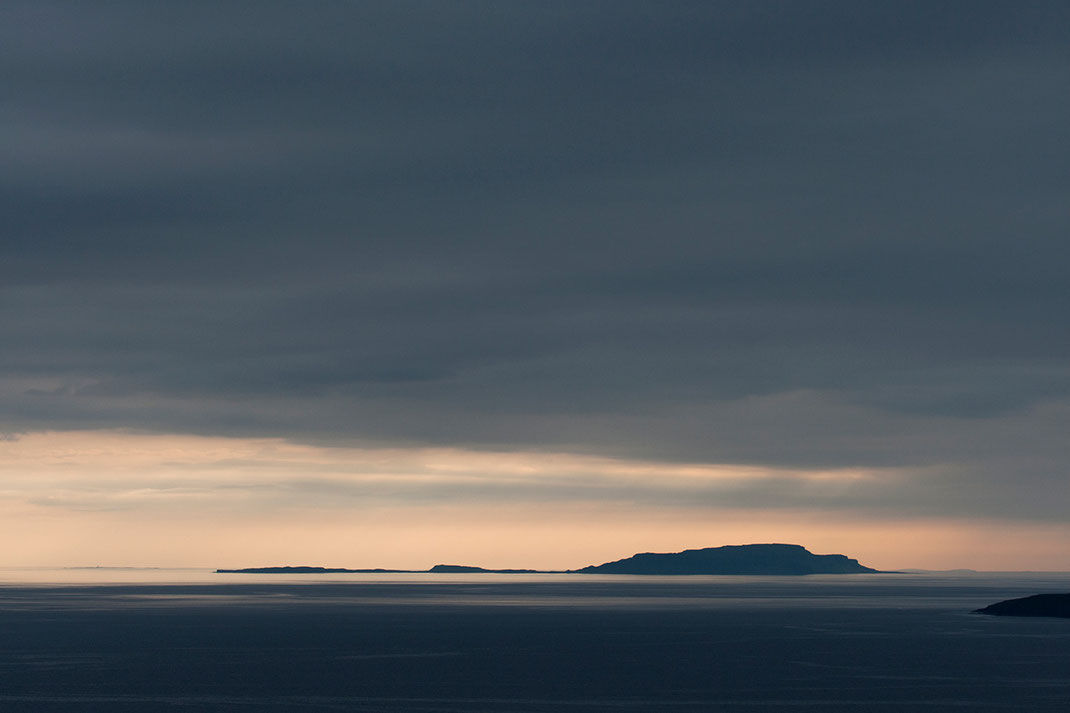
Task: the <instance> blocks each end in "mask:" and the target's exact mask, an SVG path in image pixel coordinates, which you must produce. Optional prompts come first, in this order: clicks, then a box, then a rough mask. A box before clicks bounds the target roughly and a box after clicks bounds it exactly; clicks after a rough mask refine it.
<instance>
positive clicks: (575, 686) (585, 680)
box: [0, 569, 1070, 713]
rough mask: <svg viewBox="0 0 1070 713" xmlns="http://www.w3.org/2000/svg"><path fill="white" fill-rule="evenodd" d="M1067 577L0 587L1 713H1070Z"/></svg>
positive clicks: (163, 578)
mask: <svg viewBox="0 0 1070 713" xmlns="http://www.w3.org/2000/svg"><path fill="white" fill-rule="evenodd" d="M1040 592H1070V574H1044V573H1040V574H972V575H937V574H929V575H840V576H811V577H615V576H582V575H434V576H432V575H426V574H420V575H322V576H308V575H304V576H283V575H237V574H232V575H220V574H213V573H211V572H209V571H205V570H163V569H160V570H115V569H81V570H38V569H7V570H0V711H5V712H6V711H12V712H13V713H15V712H22V711H25V712H27V713H37V712H43V711H49V712H51V711H73V712H74V713H83V712H88V711H94V712H96V711H117V712H119V713H123V712H128V711H164V712H168V711H174V712H176V713H178V712H185V711H266V712H267V713H274V712H277V711H362V712H364V711H401V712H415V711H421V712H428V713H431V712H435V713H452V712H461V711H517V712H519V713H524V712H542V711H565V712H566V713H567V712H569V711H584V712H595V711H680V712H685V711H793V712H802V711H867V712H868V711H882V712H883V711H888V712H891V711H929V712H931V711H945V710H946V711H965V710H981V711H1040V712H1045V711H1052V712H1054V711H1059V712H1060V713H1064V712H1065V711H1070V620H1062V619H1019V618H997V617H987V616H980V615H976V614H971V613H970V612H971V610H973V609H976V608H978V607H981V606H985V605H987V604H991V603H992V602H995V601H999V600H1002V599H1007V598H1011V597H1017V596H1024V595H1028V594H1035V593H1040Z"/></svg>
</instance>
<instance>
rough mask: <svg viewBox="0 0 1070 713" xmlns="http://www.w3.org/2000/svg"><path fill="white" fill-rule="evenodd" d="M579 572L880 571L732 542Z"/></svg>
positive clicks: (840, 559) (789, 549)
mask: <svg viewBox="0 0 1070 713" xmlns="http://www.w3.org/2000/svg"><path fill="white" fill-rule="evenodd" d="M572 571H574V572H576V573H579V574H766V575H777V574H780V575H800V574H861V573H865V572H876V571H877V570H875V569H870V568H869V567H864V566H863V565H861V564H859V563H858V560H854V559H850V558H849V557H845V556H844V555H815V554H813V553H812V552H810V551H809V550H807V549H806V548H805V547H803V546H801V545H782V544H768V545H728V546H725V547H707V548H705V549H701V550H684V551H683V552H673V553H654V552H644V553H643V554H638V555H633V556H631V557H628V558H627V559H622V560H617V561H616V562H607V563H605V564H599V565H591V566H590V567H584V568H583V569H577V570H572Z"/></svg>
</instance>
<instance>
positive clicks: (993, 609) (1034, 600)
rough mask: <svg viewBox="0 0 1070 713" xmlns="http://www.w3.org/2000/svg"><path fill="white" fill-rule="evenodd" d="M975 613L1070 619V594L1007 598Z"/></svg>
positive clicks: (976, 610)
mask: <svg viewBox="0 0 1070 713" xmlns="http://www.w3.org/2000/svg"><path fill="white" fill-rule="evenodd" d="M974 613H975V614H990V615H992V616H1050V617H1059V618H1061V619H1070V594H1034V595H1033V596H1031V597H1021V598H1020V599H1007V600H1005V601H1002V602H996V603H995V604H990V605H989V606H987V607H984V608H983V609H975V610H974Z"/></svg>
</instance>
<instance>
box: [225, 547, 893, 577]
mask: <svg viewBox="0 0 1070 713" xmlns="http://www.w3.org/2000/svg"><path fill="white" fill-rule="evenodd" d="M216 572H218V573H231V574H233V573H240V574H333V573H339V572H354V573H403V574H660V575H676V574H752V575H753V574H758V575H803V574H862V573H866V572H871V573H875V572H879V570H876V569H871V568H869V567H865V566H863V565H861V564H859V563H858V560H855V559H851V558H849V557H845V556H844V555H815V554H813V553H812V552H810V551H809V550H807V549H806V548H805V547H803V546H801V545H784V544H767V545H727V546H725V547H707V548H705V549H701V550H684V551H683V552H671V553H668V552H667V553H655V552H644V553H641V554H637V555H632V556H631V557H628V558H626V559H622V560H617V561H615V562H606V563H605V564H600V565H591V566H590V567H584V568H583V569H574V570H567V571H565V572H562V571H561V570H538V569H484V568H482V567H471V566H468V565H459V564H436V565H435V566H434V567H432V568H431V569H429V570H411V569H342V568H328V567H250V568H246V569H217V570H216Z"/></svg>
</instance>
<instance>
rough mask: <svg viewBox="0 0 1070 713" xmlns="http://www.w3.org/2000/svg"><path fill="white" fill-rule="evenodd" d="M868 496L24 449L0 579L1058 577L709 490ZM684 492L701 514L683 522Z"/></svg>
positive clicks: (917, 534)
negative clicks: (646, 564)
mask: <svg viewBox="0 0 1070 713" xmlns="http://www.w3.org/2000/svg"><path fill="white" fill-rule="evenodd" d="M885 476H887V477H892V476H894V474H886V473H881V472H877V471H873V472H869V471H861V470H852V471H826V472H810V471H789V470H783V469H765V468H756V467H741V466H721V465H713V464H678V463H654V462H645V461H627V460H618V459H611V458H600V457H592V456H581V455H572V454H563V453H532V452H520V453H491V452H476V451H465V450H461V449H448V448H411V449H404V448H390V449H384V448H326V447H317V446H309V445H301V444H293V443H289V442H286V441H282V440H275V439H236V438H206V437H196V436H174V435H140V434H133V433H126V432H121V431H104V432H87V431H82V432H48V433H33V434H27V435H24V436H21V437H19V438H17V439H12V440H5V441H0V541H2V542H3V543H5V546H4V548H3V555H2V556H0V566H92V565H111V566H163V567H166V566H203V567H243V566H260V565H281V564H311V565H323V566H340V567H397V568H403V569H424V568H427V567H430V566H431V565H433V564H437V563H440V562H449V563H455V564H473V565H480V566H485V567H524V568H539V569H570V568H576V567H581V566H584V565H587V564H593V563H598V562H603V561H607V560H613V559H619V558H621V557H627V556H629V555H631V554H634V553H635V552H642V551H662V552H667V551H677V550H681V549H690V548H697V547H712V546H717V545H726V544H745V543H750V542H793V543H797V544H801V545H804V546H806V547H807V548H809V549H810V550H811V551H813V552H815V553H819V554H821V553H830V552H839V553H842V554H846V555H848V556H850V557H855V558H857V559H859V560H860V561H861V562H862V563H863V564H866V565H869V566H872V567H877V568H882V569H892V568H899V567H919V568H932V569H941V568H959V567H968V568H973V569H988V570H1001V569H1007V570H1011V569H1013V570H1023V569H1048V570H1055V569H1060V570H1070V557H1068V555H1067V554H1066V553H1065V548H1062V547H1056V546H1055V545H1053V544H1052V543H1058V542H1065V541H1066V537H1067V535H1068V534H1070V526H1066V525H1058V524H1038V523H1029V522H1024V523H1023V522H995V521H984V520H961V519H960V520H955V519H950V518H948V519H940V518H926V519H917V518H910V517H904V516H895V515H894V514H892V513H886V514H884V515H882V516H881V517H879V518H877V517H874V516H872V515H869V516H862V515H859V514H858V513H857V512H854V511H851V510H849V509H834V508H826V509H818V508H810V509H807V508H804V507H796V508H784V507H781V508H762V507H759V506H757V505H752V506H748V507H742V506H739V505H736V506H730V505H723V504H721V503H719V501H718V493H720V492H722V491H721V490H720V489H721V488H725V489H726V490H725V491H724V492H729V491H728V490H727V489H731V488H739V487H743V486H748V485H749V484H757V485H759V486H762V485H764V484H767V483H773V484H774V485H775V484H776V483H779V482H784V481H785V479H790V481H791V482H793V483H800V484H802V485H803V486H804V487H806V488H817V489H819V490H820V492H821V493H825V492H826V489H831V490H828V492H832V493H835V492H836V489H837V488H840V487H845V486H846V485H849V484H851V483H858V482H865V481H866V480H867V479H873V478H880V477H885ZM696 484H697V485H698V486H701V488H702V490H701V491H694V490H693V488H694V487H696ZM654 492H656V493H659V494H660V493H668V494H669V495H670V496H671V497H668V498H667V499H663V500H654V499H649V498H648V494H649V493H654ZM677 492H678V493H679V497H677V495H676V494H677ZM692 492H701V493H702V495H703V497H705V498H708V499H709V502H707V503H704V504H692V503H688V502H687V498H688V497H689V494H690V493H692ZM603 493H605V495H604V497H603V495H602V494H603ZM1023 552H1025V553H1028V557H1023V555H1022V553H1023Z"/></svg>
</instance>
